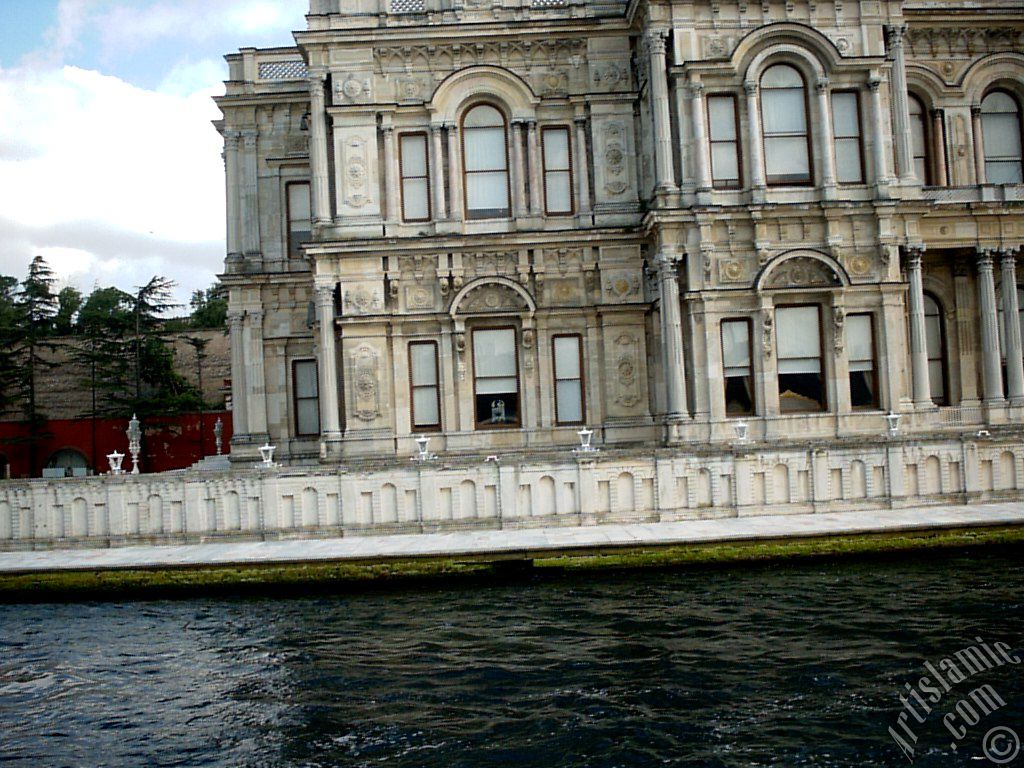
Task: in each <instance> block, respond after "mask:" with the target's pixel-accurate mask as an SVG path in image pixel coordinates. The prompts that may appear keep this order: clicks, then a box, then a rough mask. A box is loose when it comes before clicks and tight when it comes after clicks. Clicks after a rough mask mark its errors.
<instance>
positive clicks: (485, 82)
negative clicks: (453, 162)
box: [428, 66, 540, 124]
mask: <svg viewBox="0 0 1024 768" xmlns="http://www.w3.org/2000/svg"><path fill="white" fill-rule="evenodd" d="M479 101H489V102H498V103H499V104H500V105H502V106H504V107H505V109H506V110H507V112H508V115H507V116H508V117H509V119H511V120H526V119H532V118H533V117H534V116H535V114H536V107H537V104H538V103H539V102H540V99H538V98H537V96H536V95H534V93H533V91H532V90H531V89H530V86H529V85H527V84H526V83H525V82H524V81H523V79H522V78H520V77H519V76H518V75H516V74H514V73H512V72H509V71H508V70H507V69H502V68H501V67H494V66H478V67H469V68H467V69H462V70H459V71H458V72H455V73H453V74H451V75H449V76H448V77H447V78H445V80H444V81H443V82H442V83H441V84H440V85H438V86H437V90H435V91H434V96H433V98H432V99H431V100H430V104H429V105H428V109H429V110H430V116H431V122H434V123H445V124H456V123H458V121H459V118H460V116H461V113H462V110H463V109H464V108H465V107H466V106H467V105H471V104H474V103H476V102H479Z"/></svg>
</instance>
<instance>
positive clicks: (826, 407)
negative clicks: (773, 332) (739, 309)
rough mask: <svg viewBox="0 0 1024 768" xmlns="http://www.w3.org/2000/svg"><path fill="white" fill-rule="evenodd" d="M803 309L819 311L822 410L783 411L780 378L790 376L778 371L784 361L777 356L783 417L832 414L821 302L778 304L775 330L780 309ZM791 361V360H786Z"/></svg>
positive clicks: (776, 378) (778, 389) (778, 384)
mask: <svg viewBox="0 0 1024 768" xmlns="http://www.w3.org/2000/svg"><path fill="white" fill-rule="evenodd" d="M801 307H814V308H815V309H816V310H817V311H818V360H819V361H820V362H821V374H820V375H821V400H820V401H819V404H820V405H821V408H820V409H819V410H817V411H783V410H782V387H781V385H780V382H779V377H780V376H784V375H788V374H783V373H781V372H780V371H779V369H778V363H779V361H780V360H781V359H782V357H781V355H779V354H778V353H777V354H776V358H775V363H776V366H775V383H776V389H777V392H778V394H777V396H778V399H779V414H780V415H783V416H800V415H805V414H819V413H831V408H830V406H831V403H830V400H829V396H828V365H827V359H826V357H825V326H824V324H823V322H822V305H821V303H820V302H815V301H809V302H801V303H795V304H777V305H776V306H775V311H774V315H775V328H776V329H778V327H779V322H778V312H779V310H780V309H799V308H801ZM786 359H789V358H786Z"/></svg>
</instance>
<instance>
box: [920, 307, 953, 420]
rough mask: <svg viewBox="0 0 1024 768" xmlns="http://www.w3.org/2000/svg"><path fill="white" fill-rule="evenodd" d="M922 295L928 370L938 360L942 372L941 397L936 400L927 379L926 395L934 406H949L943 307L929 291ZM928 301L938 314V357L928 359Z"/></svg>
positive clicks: (947, 353) (947, 351)
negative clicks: (929, 300)
mask: <svg viewBox="0 0 1024 768" xmlns="http://www.w3.org/2000/svg"><path fill="white" fill-rule="evenodd" d="M922 294H923V296H924V301H923V302H922V304H924V329H925V337H924V347H925V357H926V358H927V360H928V365H929V368H930V367H931V363H932V362H933V361H934V360H938V362H939V368H940V369H941V371H942V397H941V398H939V399H936V397H935V393H934V392H932V391H931V383H930V382H931V379H930V378H929V386H928V394H929V395H930V396H931V399H932V402H933V403H935V404H936V405H939V406H946V405H949V404H950V403H951V402H952V401H951V400H950V397H949V347H948V346H947V344H946V311H945V307H944V306H943V304H942V302H941V301H940V300H939V297H938V296H936V295H935V294H934V293H931V292H929V291H923V292H922ZM928 299H931V300H932V302H933V303H934V304H935V309H936V310H937V312H938V314H937V315H936V316H937V317H938V320H939V322H938V326H939V357H938V358H932V357H928V317H929V315H928V306H927V304H928ZM930 376H931V373H929V377H930Z"/></svg>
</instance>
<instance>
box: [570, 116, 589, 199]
mask: <svg viewBox="0 0 1024 768" xmlns="http://www.w3.org/2000/svg"><path fill="white" fill-rule="evenodd" d="M573 122H575V124H576V210H577V212H578V213H590V155H589V154H588V153H587V117H586V115H577V116H576V118H575V119H574V121H573Z"/></svg>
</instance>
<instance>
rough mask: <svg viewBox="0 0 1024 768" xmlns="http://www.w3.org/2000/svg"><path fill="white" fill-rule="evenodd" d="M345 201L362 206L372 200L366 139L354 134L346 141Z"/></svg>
mask: <svg viewBox="0 0 1024 768" xmlns="http://www.w3.org/2000/svg"><path fill="white" fill-rule="evenodd" d="M344 168H345V203H346V204H348V205H350V206H352V207H353V208H362V207H363V206H364V205H367V204H368V203H370V202H372V197H371V195H370V186H369V175H370V174H369V158H368V156H367V147H366V140H365V139H363V138H360V137H358V136H354V137H352V138H350V139H348V140H347V141H346V142H345V160H344Z"/></svg>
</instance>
